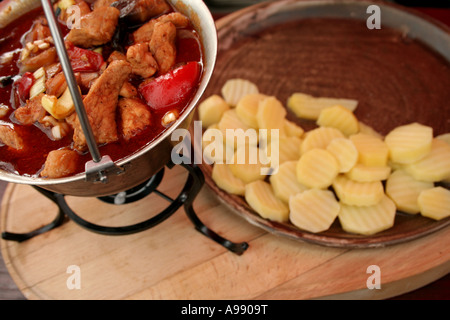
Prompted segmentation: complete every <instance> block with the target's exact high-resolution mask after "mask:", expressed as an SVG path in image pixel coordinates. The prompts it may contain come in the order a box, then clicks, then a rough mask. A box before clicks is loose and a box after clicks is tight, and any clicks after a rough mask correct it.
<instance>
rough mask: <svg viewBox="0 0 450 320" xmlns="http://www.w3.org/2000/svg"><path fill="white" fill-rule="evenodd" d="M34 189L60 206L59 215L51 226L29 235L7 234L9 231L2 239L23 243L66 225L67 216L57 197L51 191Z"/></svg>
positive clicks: (28, 233) (48, 225) (3, 234)
mask: <svg viewBox="0 0 450 320" xmlns="http://www.w3.org/2000/svg"><path fill="white" fill-rule="evenodd" d="M33 188H35V189H36V190H37V191H38V192H39V193H41V194H42V195H44V196H45V197H47V198H48V199H50V200H51V201H52V202H54V203H55V204H56V205H57V206H58V209H59V210H58V214H57V216H56V218H55V219H54V220H53V221H52V222H50V223H49V224H47V225H45V226H43V227H41V228H38V229H36V230H33V231H30V232H27V233H14V232H7V231H5V232H2V239H4V240H11V241H17V242H22V241H25V240H28V239H31V238H33V237H35V236H37V235H40V234H42V233H44V232H47V231H50V230H52V229H54V228H56V227H59V226H60V225H62V224H63V223H64V220H65V215H64V212H63V211H62V210H61V208H60V206H59V205H58V200H57V198H56V197H55V194H54V193H52V192H50V191H47V190H44V189H42V188H39V187H35V186H33Z"/></svg>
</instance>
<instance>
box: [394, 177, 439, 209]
mask: <svg viewBox="0 0 450 320" xmlns="http://www.w3.org/2000/svg"><path fill="white" fill-rule="evenodd" d="M433 187H434V183H433V182H425V181H419V180H416V179H414V178H413V177H411V176H410V175H409V174H407V173H406V172H405V171H404V170H395V171H394V172H392V173H391V175H390V176H389V178H388V179H387V180H386V187H385V191H386V194H387V195H388V197H389V198H391V199H392V201H394V203H395V205H396V206H397V209H398V210H400V211H402V212H405V213H409V214H417V213H419V212H420V208H419V203H418V201H417V199H418V197H419V194H420V193H421V192H422V191H424V190H427V189H431V188H433Z"/></svg>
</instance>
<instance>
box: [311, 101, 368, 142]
mask: <svg viewBox="0 0 450 320" xmlns="http://www.w3.org/2000/svg"><path fill="white" fill-rule="evenodd" d="M317 125H319V126H321V127H331V128H336V129H338V130H339V131H341V132H342V133H343V134H344V135H345V136H350V135H352V134H356V133H358V131H359V122H358V119H357V118H356V117H355V115H354V114H353V112H351V111H350V110H348V109H347V108H345V107H343V106H341V105H336V106H333V107H329V108H326V109H323V110H322V111H321V112H320V114H319V118H318V119H317Z"/></svg>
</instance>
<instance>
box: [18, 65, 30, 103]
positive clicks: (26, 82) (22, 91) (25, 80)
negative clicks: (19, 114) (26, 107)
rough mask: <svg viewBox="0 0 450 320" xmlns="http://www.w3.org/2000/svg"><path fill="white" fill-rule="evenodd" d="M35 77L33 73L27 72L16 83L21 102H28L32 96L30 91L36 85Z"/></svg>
mask: <svg viewBox="0 0 450 320" xmlns="http://www.w3.org/2000/svg"><path fill="white" fill-rule="evenodd" d="M34 81H35V79H34V76H33V73H31V72H25V73H24V74H23V75H22V77H21V78H20V79H19V80H17V81H16V82H15V85H16V87H17V94H18V95H19V98H20V100H21V101H26V100H27V99H28V97H29V96H30V89H31V87H32V86H33V84H34Z"/></svg>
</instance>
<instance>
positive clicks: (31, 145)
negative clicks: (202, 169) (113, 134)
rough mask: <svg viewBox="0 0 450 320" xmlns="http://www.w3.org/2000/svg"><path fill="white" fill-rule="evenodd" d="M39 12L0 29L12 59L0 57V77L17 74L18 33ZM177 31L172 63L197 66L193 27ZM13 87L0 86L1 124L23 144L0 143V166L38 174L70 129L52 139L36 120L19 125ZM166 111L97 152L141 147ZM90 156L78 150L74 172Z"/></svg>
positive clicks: (158, 129) (3, 49)
mask: <svg viewBox="0 0 450 320" xmlns="http://www.w3.org/2000/svg"><path fill="white" fill-rule="evenodd" d="M40 15H43V12H42V9H40V8H38V9H35V10H33V11H31V12H30V13H28V14H27V15H26V16H25V17H26V18H25V19H24V18H23V17H22V18H19V19H18V20H16V21H14V22H12V23H11V24H9V25H8V26H6V27H5V28H3V29H0V56H2V57H4V56H5V54H6V55H8V54H12V55H13V58H12V60H10V61H8V62H3V60H2V61H1V62H0V77H8V76H13V77H14V76H16V75H18V74H19V68H18V66H17V61H18V58H19V55H20V48H22V43H21V42H20V41H21V37H22V35H23V34H25V33H26V32H27V31H28V30H30V29H31V27H32V23H33V20H35V19H36V18H37V17H38V16H40ZM61 30H62V32H63V34H65V33H66V32H67V31H68V30H67V28H65V27H64V26H62V27H61ZM132 31H133V30H130V32H132ZM177 33H178V34H177V43H176V44H177V60H176V66H179V65H181V64H185V63H187V62H190V61H196V62H198V63H199V64H200V66H203V63H202V60H203V53H202V52H203V51H202V47H201V44H200V41H199V37H198V34H197V33H196V31H195V30H194V29H193V28H186V29H180V30H178V32H177ZM123 41H124V43H123V45H124V47H126V46H127V45H129V43H127V42H128V39H124V40H123ZM111 52H112V49H110V48H108V47H105V48H104V50H103V54H104V56H105V55H108V53H111ZM104 58H105V61H106V60H107V58H108V57H107V56H105V57H104ZM17 78H18V77H17ZM200 78H201V77H200ZM13 79H14V78H13ZM133 82H135V81H133ZM135 83H136V82H135ZM197 85H198V84H197ZM15 91H17V90H15V88H14V84H13V83H8V84H6V85H2V88H1V89H0V103H2V104H5V105H8V106H9V107H10V109H9V112H8V114H7V115H5V116H4V117H2V118H0V122H3V124H5V123H13V124H14V128H15V130H16V131H17V132H18V133H19V134H20V136H21V137H22V138H23V140H24V143H25V148H24V149H22V150H15V149H13V148H10V147H7V146H5V145H2V144H0V169H3V170H6V171H8V172H12V173H16V174H19V175H24V176H38V174H39V172H40V170H41V169H42V168H43V165H44V163H45V160H46V158H47V155H48V153H49V152H50V151H51V150H56V149H60V148H63V147H70V146H71V145H72V135H73V132H70V133H69V134H68V135H66V136H65V137H64V138H62V139H61V140H57V141H54V140H52V139H50V138H49V136H51V134H50V132H49V129H45V128H44V127H43V126H42V125H40V124H34V125H20V124H18V123H15V122H14V121H15V120H14V119H13V117H11V114H12V112H13V111H14V110H15V109H16V108H18V107H19V106H20V105H21V103H20V101H19V100H18V98H17V97H16V95H15V94H14V92H15ZM195 92H196V90H193V92H192V93H191V97H190V98H189V99H188V101H187V102H184V103H181V104H177V105H176V106H174V107H173V108H172V110H177V111H178V113H179V114H182V112H183V111H184V109H185V108H186V106H187V105H188V103H189V101H190V100H191V99H192V97H193V96H194V95H195ZM141 99H142V97H141ZM142 100H143V99H142ZM143 101H144V100H143ZM166 112H167V110H164V111H157V110H152V117H151V122H152V123H151V125H150V126H148V127H147V128H146V129H145V130H143V131H142V132H141V133H140V134H138V135H136V136H135V137H133V138H132V139H131V140H129V141H125V139H124V138H123V137H122V135H120V134H119V140H118V141H116V142H113V143H109V144H106V145H102V146H99V149H100V153H101V154H102V155H109V156H110V157H111V158H112V159H113V160H114V161H117V160H120V159H123V158H125V157H127V156H129V155H131V154H133V153H135V152H136V151H138V150H140V149H142V148H143V147H145V146H146V145H147V144H149V143H150V142H152V141H153V140H155V139H156V138H157V137H158V136H160V135H161V134H162V133H163V132H164V131H165V130H167V128H165V127H164V126H163V125H162V123H161V120H162V117H163V116H164V114H165V113H166ZM116 120H117V128H118V132H119V133H120V132H121V128H120V115H119V112H118V110H117V116H116ZM90 160H92V158H91V156H90V154H89V152H85V153H84V154H82V156H81V157H80V160H79V163H78V173H80V172H83V171H84V165H85V163H86V162H87V161H90Z"/></svg>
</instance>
